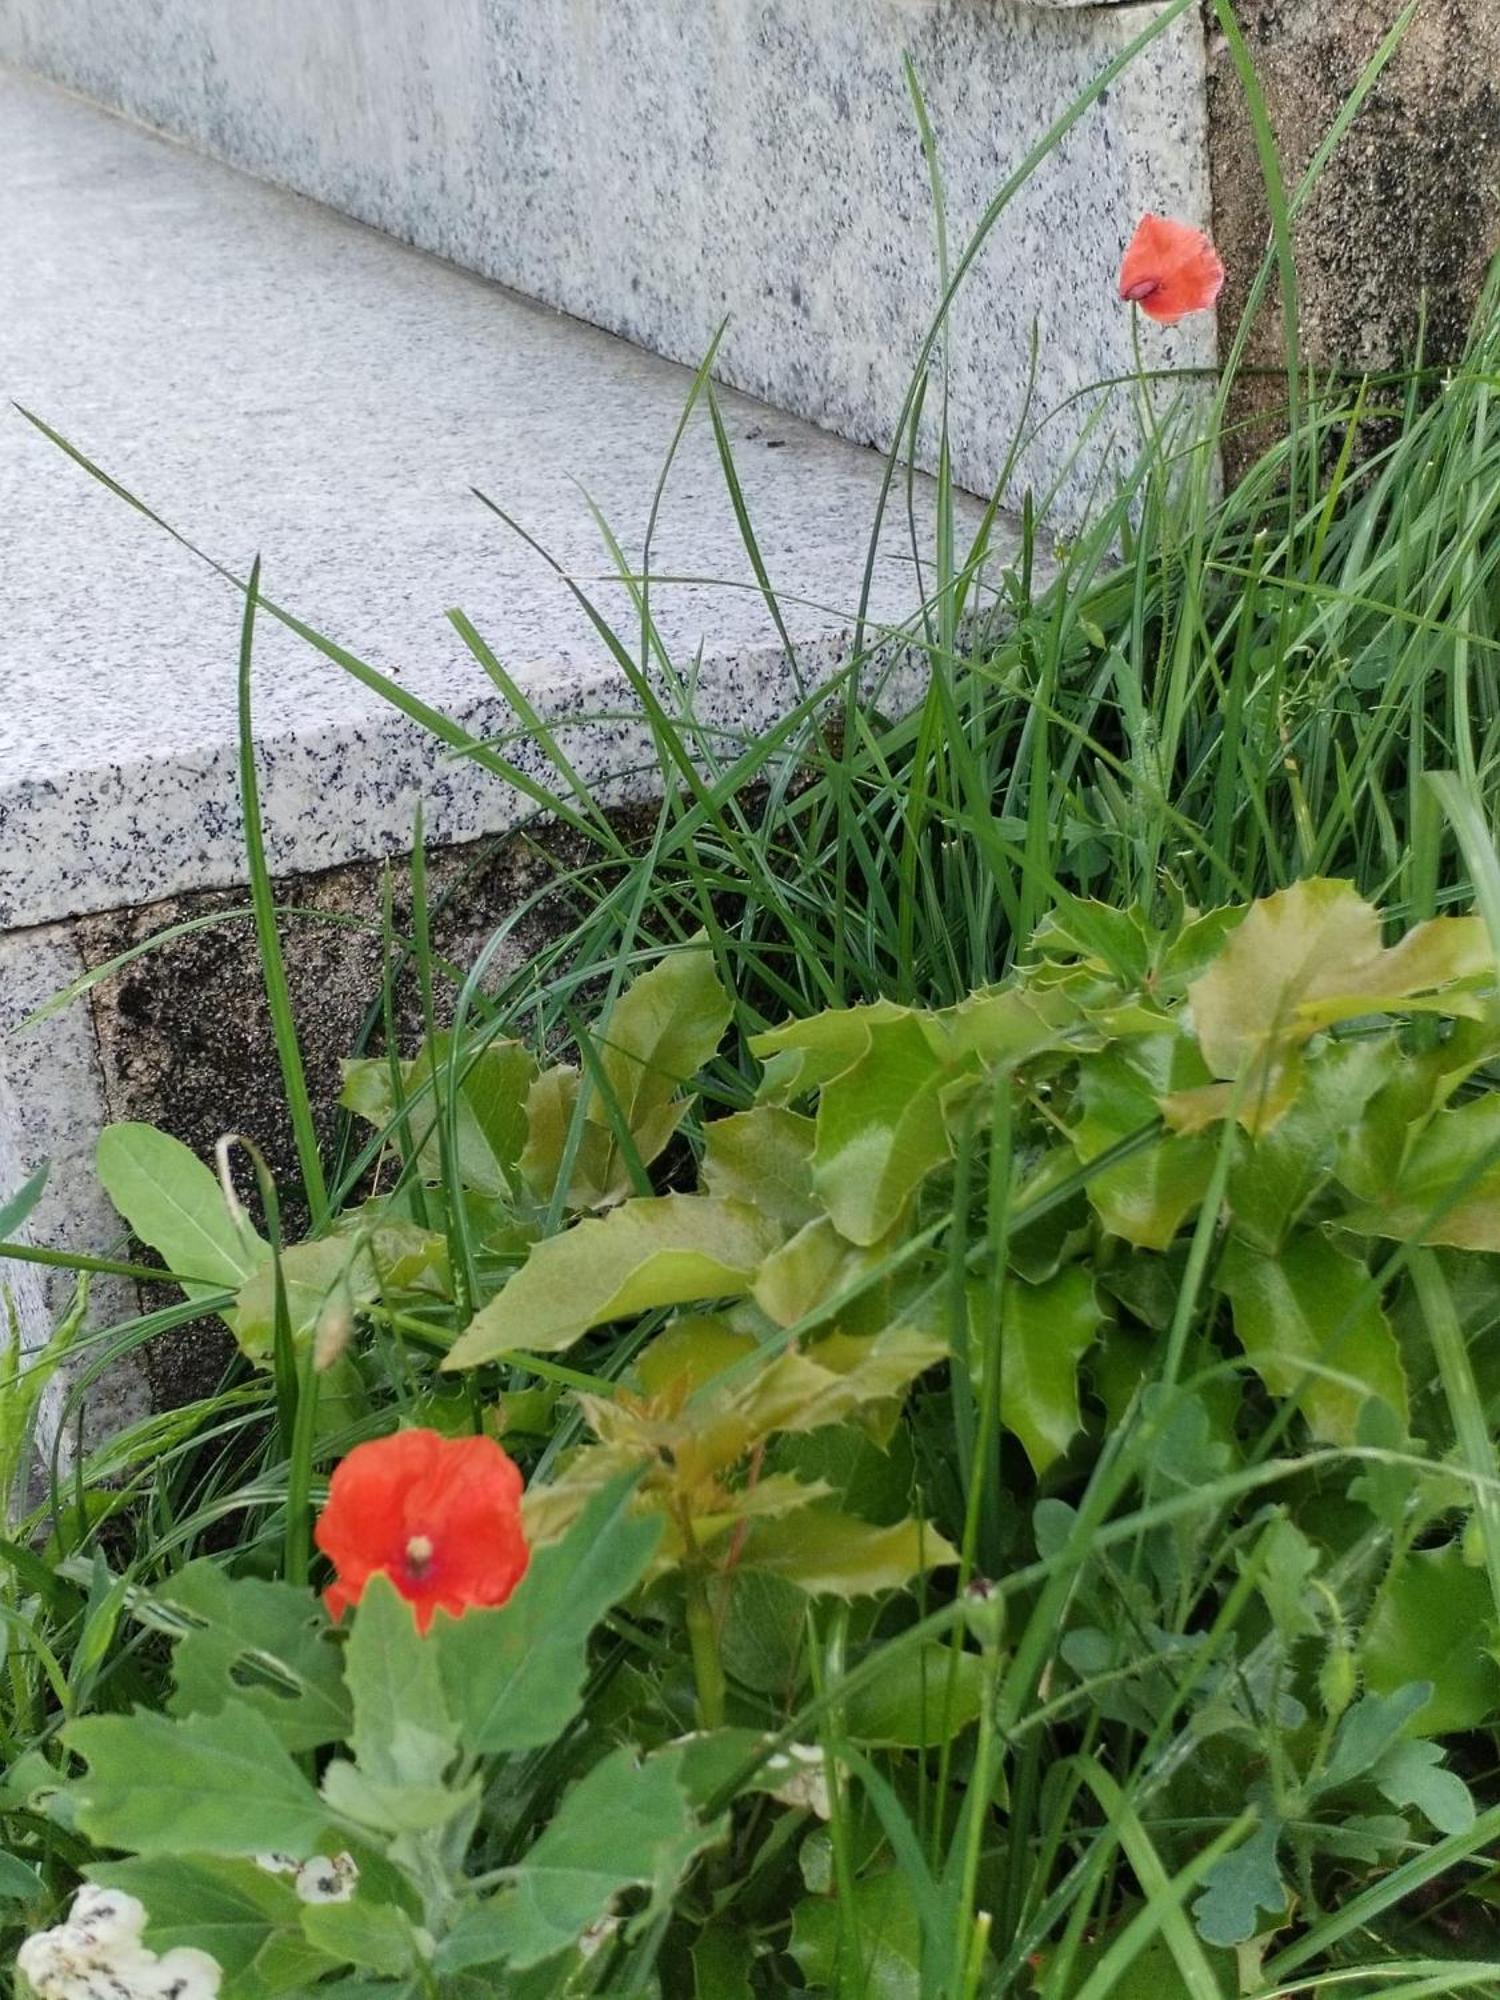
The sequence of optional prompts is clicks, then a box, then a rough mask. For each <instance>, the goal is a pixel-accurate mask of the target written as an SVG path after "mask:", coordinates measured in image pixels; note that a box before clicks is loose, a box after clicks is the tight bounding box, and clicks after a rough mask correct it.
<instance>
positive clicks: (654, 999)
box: [521, 941, 732, 1208]
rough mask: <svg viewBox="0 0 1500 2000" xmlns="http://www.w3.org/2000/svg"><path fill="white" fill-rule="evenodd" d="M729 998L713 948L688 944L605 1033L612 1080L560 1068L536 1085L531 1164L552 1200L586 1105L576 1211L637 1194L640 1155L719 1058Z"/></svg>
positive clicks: (574, 1183)
mask: <svg viewBox="0 0 1500 2000" xmlns="http://www.w3.org/2000/svg"><path fill="white" fill-rule="evenodd" d="M731 1011H732V1010H731V1006H730V1001H729V996H728V995H727V994H726V993H725V991H724V988H723V986H722V984H721V983H720V980H719V975H718V969H717V967H716V965H715V962H714V955H713V951H712V949H711V947H710V946H709V945H707V944H706V943H703V942H701V941H694V942H693V943H691V944H689V945H686V946H684V947H683V948H682V949H681V950H679V951H674V952H671V953H669V954H668V956H666V957H665V958H663V959H662V960H661V962H660V964H658V965H654V966H653V967H652V968H651V969H650V971H649V972H645V973H642V974H641V976H640V978H638V979H636V980H634V981H633V982H632V983H631V984H630V985H629V986H628V987H627V988H626V989H625V991H624V992H623V993H622V994H621V995H620V997H619V999H618V1000H616V1002H615V1004H614V1007H613V1009H612V1010H611V1012H610V1015H609V1018H608V1019H607V1020H606V1021H604V1022H603V1023H602V1024H601V1025H600V1026H599V1027H598V1029H597V1030H596V1031H595V1035H594V1042H593V1057H594V1061H595V1062H596V1064H597V1066H598V1069H599V1071H600V1072H601V1076H602V1080H600V1079H596V1078H595V1077H594V1075H593V1073H592V1071H590V1070H588V1069H587V1067H586V1068H585V1071H584V1073H582V1074H580V1072H579V1071H578V1070H577V1069H574V1068H572V1067H570V1066H566V1065H559V1066H558V1067H557V1068H555V1069H551V1070H547V1071H544V1072H543V1073H542V1075H541V1076H539V1077H538V1078H537V1080H536V1083H535V1085H534V1087H533V1089H532V1092H531V1096H530V1099H529V1101H528V1104H527V1113H526V1115H527V1140H526V1147H525V1151H524V1153H523V1155H522V1160H521V1166H522V1171H523V1173H524V1175H525V1178H526V1180H527V1181H528V1183H529V1184H530V1185H531V1187H532V1188H533V1189H534V1190H535V1192H536V1193H537V1194H538V1195H540V1196H542V1197H544V1198H545V1197H550V1195H551V1194H552V1192H553V1189H554V1188H555V1187H556V1185H557V1177H558V1174H559V1172H560V1171H561V1167H562V1161H563V1158H564V1155H565V1152H566V1150H567V1146H568V1140H569V1135H570V1133H571V1131H572V1129H573V1126H574V1123H575V1118H576V1116H577V1115H579V1102H580V1098H581V1099H582V1102H583V1108H582V1113H581V1116H582V1119H583V1126H582V1130H581V1132H580V1134H579V1143H578V1146H577V1149H576V1152H575V1154H574V1159H573V1169H572V1174H571V1177H570V1181H569V1186H568V1194H567V1200H568V1206H569V1207H571V1208H601V1207H604V1206H607V1205H608V1204H609V1203H612V1202H616V1201H622V1200H624V1199H625V1197H626V1196H627V1195H630V1194H632V1193H634V1192H636V1188H635V1183H634V1180H633V1179H632V1175H631V1169H630V1161H629V1156H628V1154H627V1152H626V1150H625V1148H624V1147H623V1146H622V1145H621V1144H620V1139H619V1132H618V1130H617V1125H622V1126H623V1127H624V1129H625V1131H626V1132H627V1133H628V1134H629V1138H630V1146H631V1150H633V1152H634V1153H635V1155H636V1157H637V1159H638V1160H639V1161H640V1162H641V1164H642V1165H643V1166H650V1164H651V1162H652V1161H653V1160H655V1159H656V1158H657V1157H658V1156H659V1155H660V1154H661V1152H662V1151H663V1150H664V1148H665V1147H666V1145H667V1142H668V1141H669V1140H670V1139H671V1137H672V1134H673V1133H674V1132H675V1131H676V1130H677V1127H678V1126H679V1125H680V1124H681V1123H682V1120H683V1118H684V1116H685V1115H686V1113H687V1109H688V1106H689V1104H690V1102H691V1099H690V1098H689V1097H687V1096H685V1095H683V1087H684V1086H685V1085H686V1084H687V1083H689V1082H690V1081H691V1080H692V1078H693V1077H694V1076H696V1075H697V1073H698V1071H699V1070H700V1069H701V1068H702V1067H703V1065H704V1064H705V1063H706V1062H707V1061H708V1060H709V1059H710V1057H711V1056H712V1055H713V1053H714V1051H715V1049H717V1047H718V1046H719V1042H720V1040H721V1039H722V1037H723V1034H724V1030H725V1029H726V1028H727V1027H728V1025H729V1018H730V1013H731Z"/></svg>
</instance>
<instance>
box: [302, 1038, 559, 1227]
mask: <svg viewBox="0 0 1500 2000" xmlns="http://www.w3.org/2000/svg"><path fill="white" fill-rule="evenodd" d="M398 1072H399V1080H400V1094H399V1097H398V1095H397V1085H396V1079H395V1078H393V1076H392V1073H391V1064H390V1063H389V1062H388V1061H387V1059H386V1058H385V1057H384V1056H377V1057H369V1058H364V1059H362V1060H360V1061H358V1062H346V1063H345V1064H344V1065H343V1073H344V1086H343V1090H342V1093H341V1094H340V1097H339V1102H340V1103H341V1104H342V1105H343V1106H344V1107H345V1108H346V1109H347V1110H349V1111H352V1112H354V1113H355V1115H356V1116H357V1117H359V1118H363V1119H364V1120H365V1121H366V1123H367V1124H370V1125H373V1126H375V1127H376V1128H377V1130H379V1131H382V1132H385V1131H390V1132H391V1133H392V1137H393V1138H394V1139H396V1140H397V1141H398V1142H405V1143H406V1144H407V1145H408V1146H409V1150H410V1152H411V1155H412V1159H413V1161H414V1162H415V1165H416V1170H417V1173H418V1174H419V1176H420V1177H421V1178H422V1179H423V1180H426V1181H439V1180H441V1179H442V1178H443V1142H442V1140H441V1138H440V1136H439V1125H440V1121H441V1120H442V1119H443V1118H444V1117H445V1116H447V1115H449V1114H448V1113H447V1111H446V1109H445V1107H447V1106H448V1105H450V1103H451V1105H452V1112H451V1117H452V1125H453V1146H454V1151H453V1158H452V1163H451V1164H452V1168H453V1171H454V1173H455V1176H456V1178H457V1179H458V1181H459V1182H460V1184H461V1185H462V1186H464V1187H466V1188H469V1189H471V1190H472V1191H473V1192H475V1193H477V1194H487V1195H501V1196H504V1195H507V1194H509V1193H510V1192H511V1191H512V1185H513V1182H514V1179H515V1176H516V1171H517V1167H518V1164H519V1161H520V1157H521V1149H522V1147H523V1145H524V1144H525V1140H526V1129H527V1127H526V1099H527V1093H528V1092H529V1090H530V1088H531V1085H532V1081H533V1079H534V1078H535V1076H536V1062H535V1060H534V1058H533V1057H532V1055H531V1053H530V1051H529V1050H527V1049H526V1048H525V1047H523V1046H522V1044H521V1043H520V1042H510V1041H489V1042H486V1043H483V1044H482V1045H478V1046H475V1047H472V1048H470V1047H463V1048H460V1049H459V1050H458V1052H457V1054H456V1055H455V1053H454V1048H453V1037H452V1035H451V1034H449V1033H446V1032H444V1033H441V1034H437V1035H434V1036H433V1037H432V1038H431V1039H430V1040H429V1041H428V1042H426V1043H424V1045H423V1047H422V1049H421V1051H420V1053H419V1054H418V1056H417V1057H416V1059H415V1061H413V1062H406V1063H401V1064H399V1065H398ZM402 1113H404V1129H403V1126H402V1124H401V1123H398V1115H399V1114H402Z"/></svg>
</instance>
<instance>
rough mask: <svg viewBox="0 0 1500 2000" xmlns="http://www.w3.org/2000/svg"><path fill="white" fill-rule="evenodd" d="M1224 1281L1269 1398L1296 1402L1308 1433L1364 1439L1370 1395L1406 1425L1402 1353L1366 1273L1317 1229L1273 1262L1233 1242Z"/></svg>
mask: <svg viewBox="0 0 1500 2000" xmlns="http://www.w3.org/2000/svg"><path fill="white" fill-rule="evenodd" d="M1219 1283H1220V1284H1221V1285H1222V1286H1223V1288H1224V1291H1225V1292H1226V1293H1227V1294H1228V1297H1229V1302H1230V1305H1231V1306H1232V1308H1233V1312H1234V1331H1235V1336H1236V1338H1237V1339H1238V1340H1239V1343H1240V1345H1241V1346H1242V1347H1243V1348H1244V1350H1245V1353H1246V1354H1247V1355H1248V1356H1249V1358H1250V1362H1251V1365H1252V1366H1253V1367H1254V1369H1255V1371H1256V1373H1257V1374H1258V1375H1259V1376H1260V1378H1261V1380H1262V1381H1263V1382H1264V1383H1265V1385H1266V1387H1267V1388H1268V1389H1269V1390H1270V1392H1271V1394H1272V1395H1273V1396H1290V1395H1293V1394H1298V1392H1300V1395H1299V1406H1300V1408H1301V1410H1302V1414H1303V1416H1304V1417H1305V1418H1306V1420H1307V1424H1308V1428H1309V1429H1310V1430H1311V1431H1312V1434H1313V1436H1314V1437H1316V1438H1320V1439H1321V1440H1322V1441H1323V1442H1324V1443H1327V1444H1341V1445H1351V1444H1354V1443H1356V1442H1357V1441H1358V1429H1359V1414H1360V1411H1361V1410H1362V1409H1363V1408H1364V1406H1365V1404H1366V1403H1367V1402H1368V1401H1369V1400H1370V1398H1371V1397H1372V1396H1378V1397H1379V1398H1380V1399H1381V1400H1382V1401H1383V1402H1385V1403H1387V1404H1389V1406H1390V1407H1391V1409H1393V1410H1394V1411H1395V1412H1396V1414H1397V1415H1398V1416H1399V1417H1400V1418H1401V1419H1402V1420H1403V1422H1404V1421H1405V1418H1406V1415H1407V1394H1406V1373H1405V1370H1404V1369H1403V1367H1402V1363H1401V1350H1400V1348H1399V1346H1398V1345H1397V1341H1396V1336H1395V1334H1394V1333H1393V1332H1392V1330H1391V1326H1390V1323H1389V1321H1388V1320H1387V1319H1386V1316H1385V1313H1384V1311H1383V1310H1382V1308H1381V1304H1380V1298H1379V1294H1378V1293H1377V1291H1376V1289H1375V1287H1374V1286H1373V1285H1372V1284H1371V1282H1370V1277H1369V1273H1368V1272H1367V1271H1366V1270H1365V1267H1364V1265H1363V1264H1361V1263H1360V1262H1359V1261H1358V1259H1357V1258H1354V1257H1350V1256H1348V1255H1346V1254H1345V1252H1343V1251H1342V1250H1336V1249H1335V1248H1334V1246H1333V1245H1332V1243H1330V1242H1329V1240H1328V1238H1327V1237H1326V1236H1325V1235H1323V1233H1322V1232H1321V1231H1320V1230H1308V1231H1306V1232H1305V1233H1304V1234H1302V1235H1300V1236H1295V1237H1293V1238H1292V1240H1291V1242H1290V1243H1288V1244H1287V1245H1286V1246H1285V1247H1284V1248H1283V1249H1282V1251H1281V1252H1280V1254H1279V1255H1278V1256H1275V1257H1268V1256H1266V1255H1264V1254H1263V1253H1262V1252H1261V1251H1259V1250H1256V1249H1253V1248H1252V1247H1251V1245H1250V1244H1248V1243H1245V1242H1242V1241H1240V1240H1238V1239H1235V1238H1231V1240H1230V1241H1229V1243H1228V1244H1227V1245H1226V1246H1225V1250H1224V1257H1223V1261H1222V1263H1221V1265H1220V1269H1219Z"/></svg>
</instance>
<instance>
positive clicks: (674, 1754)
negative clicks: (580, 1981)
mask: <svg viewBox="0 0 1500 2000" xmlns="http://www.w3.org/2000/svg"><path fill="white" fill-rule="evenodd" d="M682 1754H683V1753H682V1751H681V1749H680V1748H673V1749H669V1750H664V1751H661V1752H659V1753H658V1754H657V1755H656V1756H654V1757H650V1758H648V1759H647V1760H646V1762H645V1763H644V1764H638V1763H637V1762H636V1761H635V1757H634V1754H633V1753H632V1752H631V1751H630V1750H628V1749H620V1750H616V1751H615V1752H614V1753H613V1754H612V1755H611V1756H609V1757H606V1758H605V1759H604V1761H603V1763H601V1764H597V1765H596V1766H595V1767H594V1769H593V1770H592V1771H590V1772H589V1773H588V1775H587V1776H586V1777H584V1778H581V1779H580V1780H579V1781H578V1783H577V1784H576V1785H574V1786H573V1788H572V1789H571V1791H568V1792H566V1793H564V1795H563V1799H562V1803H561V1804H560V1805H559V1807H558V1809H557V1811H556V1813H555V1814H554V1816H553V1818H552V1821H551V1823H550V1824H549V1826H548V1827H547V1830H546V1832H545V1833H543V1834H542V1836H541V1838H540V1839H539V1840H538V1841H537V1842H536V1843H535V1844H534V1845H533V1846H532V1848H531V1849H530V1850H529V1852H528V1853H527V1854H526V1855H525V1857H524V1858H523V1859H522V1860H521V1861H520V1862H519V1863H518V1864H517V1865H516V1866H515V1867H513V1868H510V1869H507V1870H506V1871H505V1872H506V1874H507V1875H508V1877H509V1884H508V1886H507V1887H506V1888H504V1889H503V1890H501V1892H500V1893H499V1895H497V1896H496V1897H495V1898H494V1899H493V1900H492V1901H491V1902H490V1903H489V1904H487V1905H484V1906H483V1911H482V1920H483V1924H484V1930H485V1937H484V1940H483V1947H482V1949H483V1957H482V1959H480V1960H471V1962H482V1963H490V1962H492V1961H496V1960H499V1961H503V1962H504V1963H506V1964H507V1965H509V1966H512V1967H513V1968H515V1969H516V1970H517V1971H525V1970H526V1968H527V1967H529V1966H533V1965H540V1964H541V1963H542V1961H543V1960H544V1959H548V1958H552V1957H554V1956H555V1955H556V1954H557V1953H559V1952H562V1951H566V1950H567V1949H568V1947H569V1946H570V1945H572V1944H573V1943H574V1942H575V1941H576V1940H577V1939H578V1938H579V1937H581V1936H582V1934H583V1932H584V1931H585V1930H587V1929H588V1928H589V1926H590V1925H591V1924H594V1923H597V1922H598V1921H599V1920H600V1918H602V1917H603V1916H605V1915H606V1914H607V1913H608V1911H609V1910H610V1908H611V1906H612V1904H613V1902H614V1900H615V1898H616V1897H617V1896H619V1895H621V1894H622V1893H623V1892H624V1891H625V1890H627V1889H647V1890H649V1892H650V1894H649V1901H648V1903H647V1907H646V1910H645V1911H644V1912H643V1913H642V1915H641V1917H640V1918H639V1919H638V1920H637V1921H638V1922H641V1923H644V1922H645V1921H646V1920H647V1919H648V1918H649V1917H650V1916H651V1915H652V1914H653V1913H654V1912H656V1911H658V1910H660V1909H663V1908H665V1907H666V1906H667V1903H668V1901H669V1899H670V1897H671V1895H672V1892H673V1890H674V1889H675V1888H676V1885H677V1882H678V1878H679V1877H680V1876H681V1874H682V1872H683V1870H684V1869H685V1868H686V1866H687V1864H688V1863H689V1861H691V1860H692V1858H693V1856H694V1855H695V1854H697V1853H698V1852H699V1851H700V1850H701V1849H702V1848H703V1847H705V1846H707V1845H708V1843H709V1842H710V1841H711V1840H712V1839H713V1838H714V1831H713V1829H712V1828H705V1827H703V1826H701V1825H700V1824H699V1823H698V1821H697V1819H696V1817H695V1816H694V1814H693V1813H692V1811H691V1810H690V1809H689V1806H688V1801H687V1797H686V1794H685V1793H684V1791H683V1788H682V1785H681V1783H680V1779H679V1771H680V1766H681V1762H682ZM474 1915H475V1918H476V1919H477V1918H480V1916H481V1912H475V1913H474ZM471 1948H473V1949H477V1948H479V1946H478V1943H477V1940H476V1941H474V1942H473V1943H472V1944H471Z"/></svg>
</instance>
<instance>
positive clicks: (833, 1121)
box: [813, 1014, 953, 1244]
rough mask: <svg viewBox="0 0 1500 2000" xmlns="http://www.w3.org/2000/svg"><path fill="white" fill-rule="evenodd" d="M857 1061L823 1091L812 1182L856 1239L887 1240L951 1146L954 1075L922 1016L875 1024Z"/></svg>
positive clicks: (840, 1227) (837, 1223)
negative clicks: (947, 1090)
mask: <svg viewBox="0 0 1500 2000" xmlns="http://www.w3.org/2000/svg"><path fill="white" fill-rule="evenodd" d="M868 1033H869V1046H868V1048H867V1049H866V1050H865V1052H864V1054H863V1055H862V1056H861V1057H860V1058H859V1060H858V1061H857V1062H855V1063H853V1064H852V1065H851V1066H850V1067H849V1068H848V1069H846V1070H844V1071H842V1072H841V1073H840V1074H839V1075H838V1076H836V1077H833V1078H830V1079H829V1081H828V1082H826V1083H825V1084H824V1085H823V1088H822V1094H821V1096H820V1097H819V1100H818V1115H817V1139H816V1144H815V1147H814V1153H813V1185H814V1187H815V1188H816V1190H817V1194H818V1198H819V1200H820V1201H821V1202H822V1203H823V1206H824V1207H825V1208H826V1209H827V1211H828V1214H829V1216H830V1217H831V1219H832V1221H833V1224H834V1226H835V1228H836V1229H837V1230H838V1231H839V1234H840V1235H841V1236H844V1237H847V1238H848V1240H849V1241H850V1242H851V1243H857V1244H872V1243H878V1242H880V1241H881V1239H882V1238H883V1237H885V1236H887V1235H889V1233H890V1231H891V1230H892V1229H893V1228H894V1226H895V1224H896V1223H897V1221H898V1220H899V1219H900V1218H901V1216H902V1215H903V1214H904V1213H905V1211H906V1209H907V1206H908V1204H909V1203H910V1201H911V1199H912V1197H913V1195H915V1193H916V1191H917V1189H918V1188H919V1187H920V1186H921V1185H922V1183H923V1181H924V1180H926V1178H927V1176H928V1175H929V1174H930V1173H931V1172H932V1171H933V1170H934V1168H936V1167H937V1166H939V1165H940V1164H941V1163H942V1162H943V1161H944V1160H946V1159H948V1158H949V1157H950V1156H951V1153H952V1142H951V1140H950V1138H949V1136H948V1126H947V1121H946V1119H945V1118H944V1115H943V1104H942V1092H943V1090H944V1087H945V1086H946V1085H947V1084H948V1083H949V1082H951V1081H952V1075H953V1072H952V1069H951V1067H950V1064H949V1061H948V1059H947V1056H946V1052H945V1050H944V1049H943V1047H942V1044H941V1043H940V1041H939V1040H938V1038H937V1036H936V1034H935V1032H934V1029H933V1027H932V1024H931V1023H930V1022H929V1021H926V1020H924V1019H923V1018H922V1017H921V1016H919V1015H916V1014H907V1015H904V1016H903V1017H902V1018H900V1019H898V1020H893V1021H884V1022H876V1023H872V1024H870V1025H869V1028H868Z"/></svg>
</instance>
